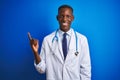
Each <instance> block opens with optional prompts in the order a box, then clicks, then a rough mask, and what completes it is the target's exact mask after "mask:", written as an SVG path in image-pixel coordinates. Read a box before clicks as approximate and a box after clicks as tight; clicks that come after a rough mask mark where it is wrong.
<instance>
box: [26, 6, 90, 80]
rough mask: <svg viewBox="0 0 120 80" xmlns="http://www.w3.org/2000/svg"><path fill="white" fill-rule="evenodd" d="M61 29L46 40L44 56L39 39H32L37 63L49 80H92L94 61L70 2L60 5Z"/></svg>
mask: <svg viewBox="0 0 120 80" xmlns="http://www.w3.org/2000/svg"><path fill="white" fill-rule="evenodd" d="M57 20H58V22H59V29H58V30H56V31H55V32H53V33H51V34H50V35H48V36H46V37H45V38H44V40H43V43H42V47H41V52H40V56H39V54H38V48H39V45H38V40H35V39H32V38H31V36H30V33H28V37H29V39H30V44H31V48H32V50H33V52H34V56H35V67H36V69H37V71H38V72H40V73H45V72H46V77H47V80H91V63H90V55H89V47H88V42H87V38H86V37H85V36H83V35H82V34H80V33H78V32H75V31H74V30H73V29H72V28H71V23H72V21H73V20H74V16H73V9H72V7H70V6H69V5H62V6H60V7H59V8H58V15H57Z"/></svg>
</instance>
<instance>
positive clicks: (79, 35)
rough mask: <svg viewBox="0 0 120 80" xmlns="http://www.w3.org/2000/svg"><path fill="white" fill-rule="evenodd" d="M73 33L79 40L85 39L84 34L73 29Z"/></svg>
mask: <svg viewBox="0 0 120 80" xmlns="http://www.w3.org/2000/svg"><path fill="white" fill-rule="evenodd" d="M75 33H76V35H77V37H78V39H79V40H81V41H87V37H86V36H85V35H83V34H81V33H79V32H77V31H75Z"/></svg>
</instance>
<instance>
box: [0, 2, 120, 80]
mask: <svg viewBox="0 0 120 80" xmlns="http://www.w3.org/2000/svg"><path fill="white" fill-rule="evenodd" d="M62 4H69V5H71V6H72V7H73V8H74V15H75V20H74V22H73V24H72V27H73V28H74V29H75V30H77V31H78V32H80V33H82V34H84V35H86V37H87V38H88V42H89V47H90V56H91V62H92V80H120V58H119V57H120V32H119V31H120V28H119V27H120V2H119V0H66V1H65V0H48V1H45V0H0V80H45V74H39V73H38V72H37V71H36V70H35V68H34V65H33V63H34V57H33V53H32V50H31V48H30V46H29V41H28V37H27V32H30V33H31V35H32V37H34V38H37V39H39V42H40V46H41V43H42V40H43V38H44V36H46V35H48V34H49V33H51V32H52V31H55V30H56V29H57V28H58V27H59V26H58V22H57V20H56V15H57V8H58V7H59V6H60V5H62Z"/></svg>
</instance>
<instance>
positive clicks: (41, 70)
mask: <svg viewBox="0 0 120 80" xmlns="http://www.w3.org/2000/svg"><path fill="white" fill-rule="evenodd" d="M45 46H46V41H45V39H44V40H43V43H42V47H41V52H40V58H41V62H40V63H38V64H36V63H35V62H34V66H35V68H36V70H37V71H38V72H39V73H45V70H46V59H45V56H46V51H45Z"/></svg>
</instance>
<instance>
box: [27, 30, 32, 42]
mask: <svg viewBox="0 0 120 80" xmlns="http://www.w3.org/2000/svg"><path fill="white" fill-rule="evenodd" d="M28 38H29V40H32V37H31V35H30V32H28Z"/></svg>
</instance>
